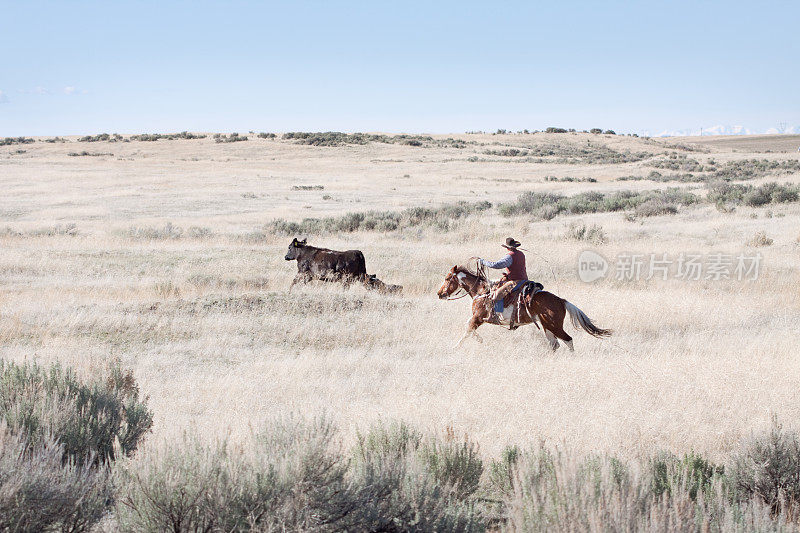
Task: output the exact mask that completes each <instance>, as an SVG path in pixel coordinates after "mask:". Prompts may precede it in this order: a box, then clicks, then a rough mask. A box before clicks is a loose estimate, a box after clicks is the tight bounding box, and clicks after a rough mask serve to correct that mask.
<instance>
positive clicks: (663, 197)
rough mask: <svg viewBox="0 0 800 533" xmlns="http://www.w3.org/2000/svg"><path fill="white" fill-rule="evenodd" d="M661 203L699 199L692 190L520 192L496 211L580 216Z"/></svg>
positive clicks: (508, 214) (536, 214)
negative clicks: (573, 193)
mask: <svg viewBox="0 0 800 533" xmlns="http://www.w3.org/2000/svg"><path fill="white" fill-rule="evenodd" d="M648 201H653V202H660V203H662V204H677V205H691V204H694V203H697V202H699V201H700V199H699V198H698V197H697V196H696V195H695V194H693V193H691V192H687V191H683V190H681V189H667V190H666V191H660V190H657V191H642V192H634V191H618V192H613V193H601V192H593V191H592V192H585V193H580V194H576V195H573V196H563V195H560V194H553V193H540V192H535V191H529V192H526V193H523V194H521V195H520V196H519V197H518V198H517V201H516V202H514V203H509V204H500V205H499V206H498V211H499V213H500V214H501V215H503V216H507V217H508V216H514V215H522V214H530V215H533V216H535V217H538V218H546V219H549V218H553V217H554V216H555V215H556V214H562V213H564V214H570V215H580V214H584V213H605V212H609V211H623V210H627V209H635V208H636V207H638V206H639V205H641V204H643V203H645V202H648Z"/></svg>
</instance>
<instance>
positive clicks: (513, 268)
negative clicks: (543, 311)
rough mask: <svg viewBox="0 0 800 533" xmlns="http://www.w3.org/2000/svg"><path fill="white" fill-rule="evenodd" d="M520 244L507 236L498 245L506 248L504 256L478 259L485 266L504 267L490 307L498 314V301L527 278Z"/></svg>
mask: <svg viewBox="0 0 800 533" xmlns="http://www.w3.org/2000/svg"><path fill="white" fill-rule="evenodd" d="M520 244H521V243H520V242H519V241H516V240H514V239H513V238H512V237H509V238H507V239H506V243H505V244H501V245H500V246H502V247H503V248H505V249H506V250H508V254H506V256H505V257H503V258H502V259H500V260H499V261H487V260H486V259H481V260H480V262H481V264H482V265H483V266H485V267H489V268H498V269H500V268H502V269H505V272H503V275H502V276H501V277H500V281H499V283H498V285H497V288H496V289H495V290H494V292H493V294H492V309H494V310H495V312H496V313H498V314H499V313H500V312H502V310H498V309H497V305H498V302H502V301H503V298H505V297H506V295H508V293H509V292H511V291H512V290H514V287H516V286H517V285H518V284H519V283H520V282H521V281H527V280H528V272H527V271H526V270H525V254H523V253H522V251H520V250H518V248H519V246H520ZM499 318H500V317H499V316H498V320H499ZM512 322H513V318H512Z"/></svg>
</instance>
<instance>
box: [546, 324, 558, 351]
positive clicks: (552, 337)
mask: <svg viewBox="0 0 800 533" xmlns="http://www.w3.org/2000/svg"><path fill="white" fill-rule="evenodd" d="M544 336H545V337H547V342H549V343H550V349H551V350H553V351H554V352H555V351H556V350H557V349H558V339H556V336H555V335H554V334H553V332H552V331H550V330H549V329H545V330H544Z"/></svg>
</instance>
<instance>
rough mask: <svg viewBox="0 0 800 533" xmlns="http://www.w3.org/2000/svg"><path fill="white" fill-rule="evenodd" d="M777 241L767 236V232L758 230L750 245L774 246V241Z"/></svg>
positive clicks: (748, 243) (750, 240)
mask: <svg viewBox="0 0 800 533" xmlns="http://www.w3.org/2000/svg"><path fill="white" fill-rule="evenodd" d="M773 242H775V241H773V240H772V238H770V237H767V234H766V233H764V232H763V231H757V232H756V233H755V235H753V236H752V237H751V238H750V239H749V240H748V241H747V243H746V244H747V245H748V246H754V247H757V248H758V247H762V246H772V243H773Z"/></svg>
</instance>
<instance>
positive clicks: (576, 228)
mask: <svg viewBox="0 0 800 533" xmlns="http://www.w3.org/2000/svg"><path fill="white" fill-rule="evenodd" d="M566 237H567V238H568V239H573V240H576V241H587V242H591V243H593V244H603V243H604V242H606V234H605V231H603V227H602V226H599V225H597V224H592V225H591V226H587V225H586V224H584V223H583V222H572V223H570V225H569V228H568V229H567V234H566Z"/></svg>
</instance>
